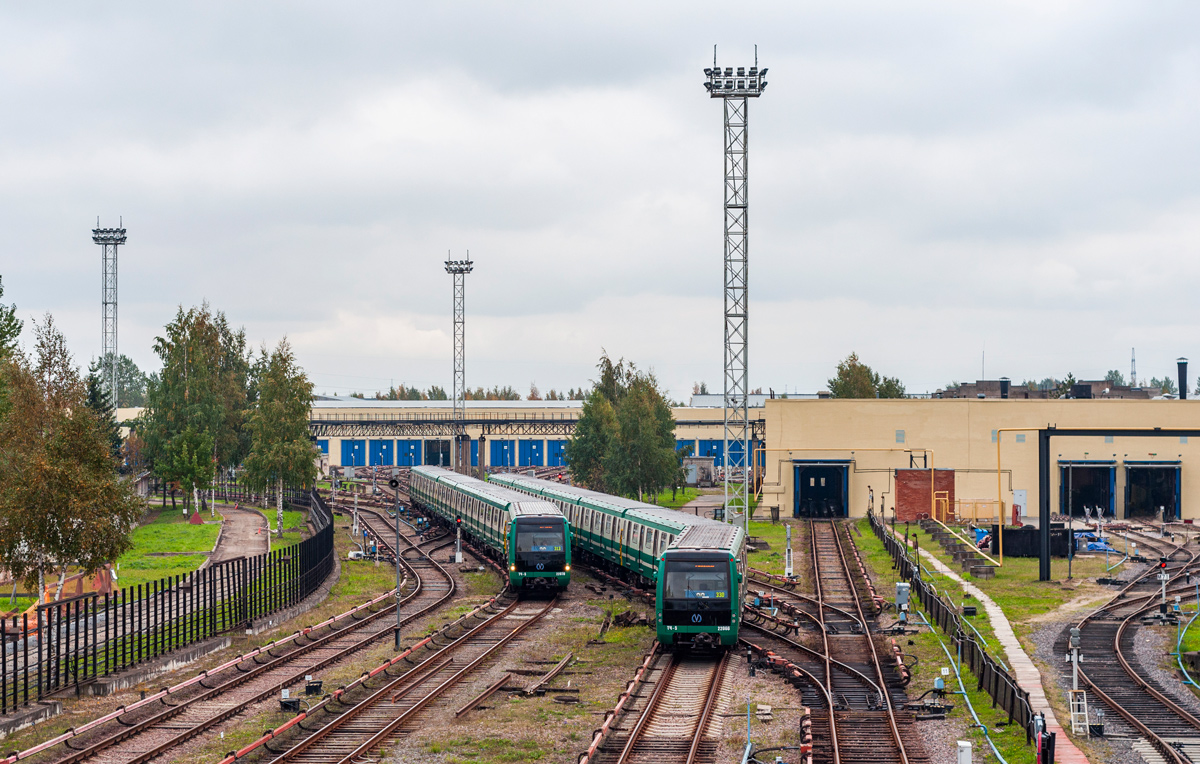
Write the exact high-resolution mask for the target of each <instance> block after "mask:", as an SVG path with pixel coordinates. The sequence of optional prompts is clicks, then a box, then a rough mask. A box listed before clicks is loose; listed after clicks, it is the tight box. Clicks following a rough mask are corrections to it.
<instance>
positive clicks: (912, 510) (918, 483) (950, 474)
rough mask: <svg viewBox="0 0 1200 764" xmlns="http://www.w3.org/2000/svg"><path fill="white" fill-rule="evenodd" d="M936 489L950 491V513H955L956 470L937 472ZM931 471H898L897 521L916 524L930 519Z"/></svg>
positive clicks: (935, 477) (935, 478)
mask: <svg viewBox="0 0 1200 764" xmlns="http://www.w3.org/2000/svg"><path fill="white" fill-rule="evenodd" d="M935 472H936V473H937V474H936V475H935V476H934V483H935V486H934V489H935V490H937V491H949V493H950V511H951V512H952V513H953V511H954V470H936V471H935ZM931 506H932V502H931V501H930V497H929V470H896V519H897V520H899V521H900V522H902V523H903V522H915V521H917V520H920V519H922V518H926V517H929V510H930V507H931Z"/></svg>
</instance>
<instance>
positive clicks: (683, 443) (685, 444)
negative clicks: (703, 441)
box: [675, 440, 699, 456]
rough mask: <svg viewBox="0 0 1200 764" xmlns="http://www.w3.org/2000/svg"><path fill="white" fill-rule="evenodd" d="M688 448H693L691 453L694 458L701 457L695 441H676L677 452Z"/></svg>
mask: <svg viewBox="0 0 1200 764" xmlns="http://www.w3.org/2000/svg"><path fill="white" fill-rule="evenodd" d="M688 446H691V447H692V451H691V454H692V456H699V454H697V453H696V441H694V440H676V441H675V450H676V451H682V450H683V449H685V448H687V447H688Z"/></svg>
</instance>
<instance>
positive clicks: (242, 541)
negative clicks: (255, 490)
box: [208, 504, 267, 564]
mask: <svg viewBox="0 0 1200 764" xmlns="http://www.w3.org/2000/svg"><path fill="white" fill-rule="evenodd" d="M217 509H218V510H219V511H220V513H221V514H222V515H223V516H224V518H225V523H224V527H222V528H221V538H219V539H217V545H216V548H215V549H213V552H212V554H211V555H210V556H209V558H208V559H209V564H212V563H216V562H224V561H225V560H233V559H237V558H238V557H253V556H254V555H258V554H265V553H266V552H267V520H266V518H265V517H263V516H262V514H260V513H259V512H256V511H254V510H252V509H234V508H233V506H232V505H228V504H218V505H217Z"/></svg>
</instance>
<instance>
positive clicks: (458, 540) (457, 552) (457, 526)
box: [454, 517, 462, 565]
mask: <svg viewBox="0 0 1200 764" xmlns="http://www.w3.org/2000/svg"><path fill="white" fill-rule="evenodd" d="M454 562H455V563H456V564H458V565H461V564H462V518H461V517H456V518H455V519H454Z"/></svg>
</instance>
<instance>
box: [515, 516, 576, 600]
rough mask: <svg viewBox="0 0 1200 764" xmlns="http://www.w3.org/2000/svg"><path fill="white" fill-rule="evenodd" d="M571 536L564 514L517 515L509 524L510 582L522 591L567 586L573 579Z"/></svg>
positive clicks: (554, 589)
mask: <svg viewBox="0 0 1200 764" xmlns="http://www.w3.org/2000/svg"><path fill="white" fill-rule="evenodd" d="M570 539H571V526H570V523H568V522H567V519H566V518H565V517H545V516H542V517H538V516H533V517H522V516H519V515H518V516H517V518H516V520H515V521H513V522H512V523H511V524H510V526H509V537H508V549H509V553H508V578H509V583H510V584H512V586H513V588H514V589H517V590H518V591H521V592H534V591H551V592H558V591H561V590H563V589H566V588H567V584H569V583H570V582H571V542H570Z"/></svg>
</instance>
